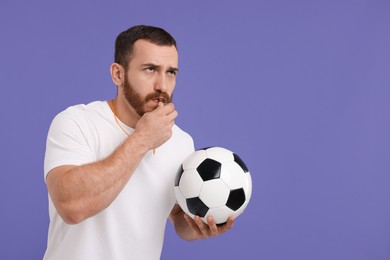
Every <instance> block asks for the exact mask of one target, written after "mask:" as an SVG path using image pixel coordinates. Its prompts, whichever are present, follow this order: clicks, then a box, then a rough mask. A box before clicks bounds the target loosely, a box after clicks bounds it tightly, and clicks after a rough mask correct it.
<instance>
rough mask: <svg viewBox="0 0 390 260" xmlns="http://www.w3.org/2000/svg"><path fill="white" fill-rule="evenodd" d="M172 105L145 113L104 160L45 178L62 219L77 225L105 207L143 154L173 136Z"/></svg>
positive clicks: (57, 170) (58, 170)
mask: <svg viewBox="0 0 390 260" xmlns="http://www.w3.org/2000/svg"><path fill="white" fill-rule="evenodd" d="M176 116H177V112H176V110H175V109H174V106H173V105H169V106H159V108H158V109H156V110H154V111H152V112H150V113H146V114H145V115H144V116H143V117H142V118H141V119H140V120H139V121H138V123H137V125H136V128H135V131H134V133H133V134H132V135H131V136H129V137H128V139H127V140H126V141H125V142H124V143H123V144H122V145H120V146H119V147H118V148H117V149H116V150H115V151H114V152H113V153H112V154H111V155H110V156H108V157H107V158H106V159H104V160H102V161H98V162H94V163H90V164H86V165H82V166H72V165H64V166H60V167H57V168H54V169H52V170H51V171H50V172H49V173H48V175H47V177H46V182H47V187H48V191H49V194H50V197H51V199H52V201H53V203H54V205H55V207H56V209H57V211H58V213H59V214H60V216H61V217H62V218H63V220H64V221H65V222H67V223H69V224H77V223H80V222H81V221H83V220H85V219H87V218H89V217H91V216H93V215H95V214H97V213H99V212H100V211H102V210H104V209H105V208H107V207H108V206H109V205H110V204H111V203H112V202H113V201H114V199H115V198H116V197H117V196H118V194H119V193H120V192H121V190H122V189H123V187H124V186H125V185H126V183H127V181H128V180H129V178H130V177H131V175H132V174H133V172H134V170H135V169H136V167H137V165H138V164H139V162H140V161H141V159H142V158H143V156H144V155H145V153H146V152H147V151H149V150H151V149H153V148H156V147H158V146H160V145H162V144H163V143H164V142H166V141H167V140H168V139H169V138H170V137H171V135H172V126H173V120H174V118H175V117H176Z"/></svg>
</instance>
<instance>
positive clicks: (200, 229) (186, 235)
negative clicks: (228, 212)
mask: <svg viewBox="0 0 390 260" xmlns="http://www.w3.org/2000/svg"><path fill="white" fill-rule="evenodd" d="M169 218H170V220H171V221H172V223H173V225H174V226H175V230H176V233H177V234H178V235H179V236H180V237H182V238H183V239H185V240H197V239H203V238H209V237H214V236H218V235H221V234H223V233H225V232H227V231H228V230H230V229H231V228H232V227H233V224H234V217H233V216H230V217H229V218H228V220H227V222H226V223H225V224H223V225H217V224H216V223H215V221H214V219H213V218H212V217H208V219H207V221H208V224H206V223H204V222H203V221H202V219H201V218H200V217H199V216H195V218H194V219H192V218H191V217H190V216H188V215H187V214H186V213H185V212H184V211H183V210H182V209H181V208H180V206H179V205H178V204H176V205H175V206H174V207H173V209H172V211H171V214H170V216H169Z"/></svg>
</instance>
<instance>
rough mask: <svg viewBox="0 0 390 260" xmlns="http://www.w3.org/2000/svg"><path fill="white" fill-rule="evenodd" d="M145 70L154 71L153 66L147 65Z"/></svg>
mask: <svg viewBox="0 0 390 260" xmlns="http://www.w3.org/2000/svg"><path fill="white" fill-rule="evenodd" d="M145 70H146V71H147V72H153V71H155V67H153V66H149V67H147V68H146V69H145Z"/></svg>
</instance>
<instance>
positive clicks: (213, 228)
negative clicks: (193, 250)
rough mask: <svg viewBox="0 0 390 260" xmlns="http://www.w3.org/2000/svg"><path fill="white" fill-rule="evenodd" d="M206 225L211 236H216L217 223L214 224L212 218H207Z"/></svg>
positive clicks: (217, 232)
mask: <svg viewBox="0 0 390 260" xmlns="http://www.w3.org/2000/svg"><path fill="white" fill-rule="evenodd" d="M207 223H208V224H209V228H210V231H211V235H212V236H217V235H218V234H219V231H218V227H217V223H215V221H214V219H213V217H211V216H209V217H207Z"/></svg>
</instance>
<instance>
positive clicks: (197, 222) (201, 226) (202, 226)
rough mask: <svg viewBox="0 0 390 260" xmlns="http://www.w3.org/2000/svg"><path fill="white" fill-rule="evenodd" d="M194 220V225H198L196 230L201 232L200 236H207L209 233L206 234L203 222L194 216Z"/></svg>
mask: <svg viewBox="0 0 390 260" xmlns="http://www.w3.org/2000/svg"><path fill="white" fill-rule="evenodd" d="M194 220H195V222H196V224H197V225H198V228H199V230H200V231H201V232H202V234H203V235H204V236H208V235H209V234H208V233H209V232H208V230H207V227H206V224H205V223H204V222H203V220H202V219H201V218H200V217H199V216H195V218H194Z"/></svg>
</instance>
